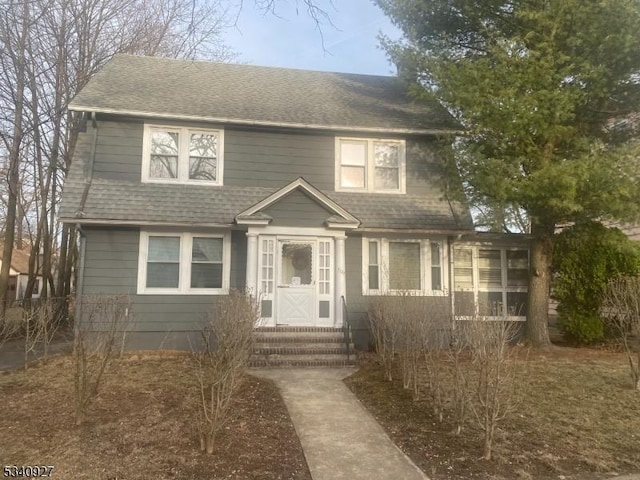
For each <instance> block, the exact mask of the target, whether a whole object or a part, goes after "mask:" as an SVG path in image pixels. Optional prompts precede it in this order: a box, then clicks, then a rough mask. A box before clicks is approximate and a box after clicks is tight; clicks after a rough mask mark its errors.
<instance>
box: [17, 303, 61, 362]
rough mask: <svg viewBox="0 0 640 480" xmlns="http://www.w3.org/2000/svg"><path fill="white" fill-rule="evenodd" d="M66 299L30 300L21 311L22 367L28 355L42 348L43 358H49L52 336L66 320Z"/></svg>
mask: <svg viewBox="0 0 640 480" xmlns="http://www.w3.org/2000/svg"><path fill="white" fill-rule="evenodd" d="M66 300H67V299H66V298H42V299H34V300H30V301H29V302H28V303H27V304H26V305H25V306H24V310H23V317H22V323H23V332H24V365H25V369H26V368H27V366H28V365H29V364H28V357H29V354H30V353H35V352H36V350H38V348H40V347H41V348H42V354H43V357H44V358H45V359H46V358H47V357H48V356H49V346H50V345H51V341H52V340H53V337H54V335H55V334H56V332H57V331H58V330H59V329H60V327H61V326H62V324H63V323H64V322H65V320H66Z"/></svg>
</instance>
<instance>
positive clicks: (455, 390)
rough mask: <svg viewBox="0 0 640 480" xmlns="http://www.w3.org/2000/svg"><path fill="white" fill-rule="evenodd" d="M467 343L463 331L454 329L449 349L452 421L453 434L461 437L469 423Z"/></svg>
mask: <svg viewBox="0 0 640 480" xmlns="http://www.w3.org/2000/svg"><path fill="white" fill-rule="evenodd" d="M468 350H469V349H468V347H467V341H466V338H465V337H464V333H463V332H462V329H460V328H456V329H452V331H451V333H450V339H449V348H448V349H447V359H448V362H449V365H450V366H451V371H452V375H453V378H452V381H451V390H450V408H451V419H452V421H453V424H454V429H453V432H454V433H455V434H456V435H460V433H462V430H463V428H464V425H465V424H466V422H467V417H468V411H469V408H468V405H469V381H468V378H469V375H468V373H467V372H466V366H467V360H468Z"/></svg>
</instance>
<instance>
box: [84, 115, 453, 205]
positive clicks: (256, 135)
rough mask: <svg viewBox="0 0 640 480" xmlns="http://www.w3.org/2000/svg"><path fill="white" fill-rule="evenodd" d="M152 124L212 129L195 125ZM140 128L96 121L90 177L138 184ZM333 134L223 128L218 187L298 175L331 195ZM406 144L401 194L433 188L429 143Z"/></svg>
mask: <svg viewBox="0 0 640 480" xmlns="http://www.w3.org/2000/svg"><path fill="white" fill-rule="evenodd" d="M155 123H160V124H171V125H175V126H194V127H199V128H216V126H215V125H206V124H201V123H198V124H194V123H184V122H169V121H165V122H155ZM143 130H144V123H143V122H142V121H140V120H137V121H136V120H130V121H124V120H122V119H118V120H115V119H112V118H110V117H106V118H105V119H104V120H101V121H99V122H98V137H97V141H96V155H95V161H94V167H93V174H94V176H95V177H96V178H104V179H108V180H122V181H127V182H140V178H141V171H142V144H143ZM87 135H90V133H88V134H87ZM336 136H338V135H331V134H327V133H318V132H312V131H310V132H302V133H293V132H285V131H280V132H270V131H262V130H252V129H239V128H227V129H225V131H224V179H223V181H224V184H225V185H229V186H242V187H265V188H273V189H276V188H280V187H283V186H284V185H286V184H288V183H289V182H291V181H293V180H295V179H296V178H298V177H300V176H302V177H304V178H305V180H307V181H308V182H309V183H311V184H312V185H314V186H315V187H317V188H319V189H320V190H323V191H333V190H334V187H335V137H336ZM339 136H360V137H363V135H347V134H345V135H342V134H340V135H339ZM365 138H366V136H365ZM406 144H407V193H408V194H420V193H426V192H432V191H433V190H434V189H438V188H439V181H440V178H441V165H440V164H439V162H438V160H437V155H436V148H435V140H430V139H424V138H420V139H417V138H408V139H407V141H406Z"/></svg>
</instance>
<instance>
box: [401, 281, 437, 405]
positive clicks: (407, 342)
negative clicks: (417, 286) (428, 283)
mask: <svg viewBox="0 0 640 480" xmlns="http://www.w3.org/2000/svg"><path fill="white" fill-rule="evenodd" d="M394 308H397V309H398V310H399V311H398V312H395V313H394V315H393V317H395V318H396V321H398V322H399V323H398V325H397V331H398V345H397V347H398V350H399V354H400V364H401V368H402V386H403V387H404V388H406V389H412V392H413V398H414V400H417V399H418V396H419V393H420V388H419V387H420V381H419V367H420V359H421V357H422V352H423V351H424V349H425V347H426V342H427V339H426V335H427V330H428V329H427V326H428V323H429V318H428V312H427V311H426V308H425V299H424V298H423V297H417V296H414V295H411V294H408V293H406V294H403V295H401V296H400V297H398V298H396V299H395V305H394Z"/></svg>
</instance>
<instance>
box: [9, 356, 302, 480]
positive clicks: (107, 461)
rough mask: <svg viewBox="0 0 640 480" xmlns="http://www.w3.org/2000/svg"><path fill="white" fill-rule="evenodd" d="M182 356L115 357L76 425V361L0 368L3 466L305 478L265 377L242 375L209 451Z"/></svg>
mask: <svg viewBox="0 0 640 480" xmlns="http://www.w3.org/2000/svg"><path fill="white" fill-rule="evenodd" d="M190 368H191V367H190V365H189V363H188V360H187V359H186V358H185V357H167V358H158V357H156V358H147V359H139V358H137V357H129V358H124V359H122V360H117V361H114V363H113V365H112V367H111V368H110V370H109V371H108V372H107V373H105V377H104V383H103V385H102V386H101V390H100V393H99V395H98V398H97V399H96V401H95V403H94V404H93V405H92V407H91V408H90V410H89V414H88V417H87V422H86V424H85V425H82V426H80V427H76V426H74V412H73V375H72V372H73V365H72V361H71V359H70V358H69V357H56V358H53V359H51V360H50V361H49V362H47V363H46V364H44V365H41V366H39V367H36V368H32V369H30V370H29V371H28V372H27V373H26V374H25V373H24V372H12V373H9V374H5V375H0V398H2V402H0V432H2V435H0V464H2V465H36V464H37V465H55V470H54V475H53V477H54V478H64V479H67V478H68V479H71V478H73V479H91V480H93V479H96V480H97V479H101V480H102V479H104V480H107V479H113V480H115V479H133V480H135V479H149V478H153V479H169V478H188V479H195V480H197V479H221V478H238V479H310V478H311V476H310V474H309V471H308V468H307V465H306V462H305V459H304V455H303V453H302V448H301V446H300V443H299V441H298V437H297V436H296V434H295V430H294V428H293V425H292V423H291V419H290V418H289V415H288V413H287V410H286V407H285V406H284V403H283V402H282V399H281V397H280V395H279V393H278V391H277V389H276V387H275V386H274V385H273V383H271V382H270V381H268V380H264V379H257V378H254V377H248V379H247V381H246V383H245V384H244V386H243V387H242V389H241V391H240V394H239V398H238V401H237V402H236V404H235V405H234V406H233V414H232V416H233V418H232V419H231V421H230V422H229V424H228V425H227V426H226V428H225V430H224V431H223V432H222V433H221V434H220V439H219V444H218V445H219V446H218V450H217V451H216V452H215V453H214V455H212V456H211V455H204V454H202V453H200V451H199V444H198V443H199V442H198V434H197V431H195V428H194V427H192V426H191V424H192V422H191V421H190V412H189V408H190V405H192V398H191V396H190V395H191V394H192V392H193V393H195V390H194V388H193V384H192V383H191V382H193V375H192V372H191V370H190Z"/></svg>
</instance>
